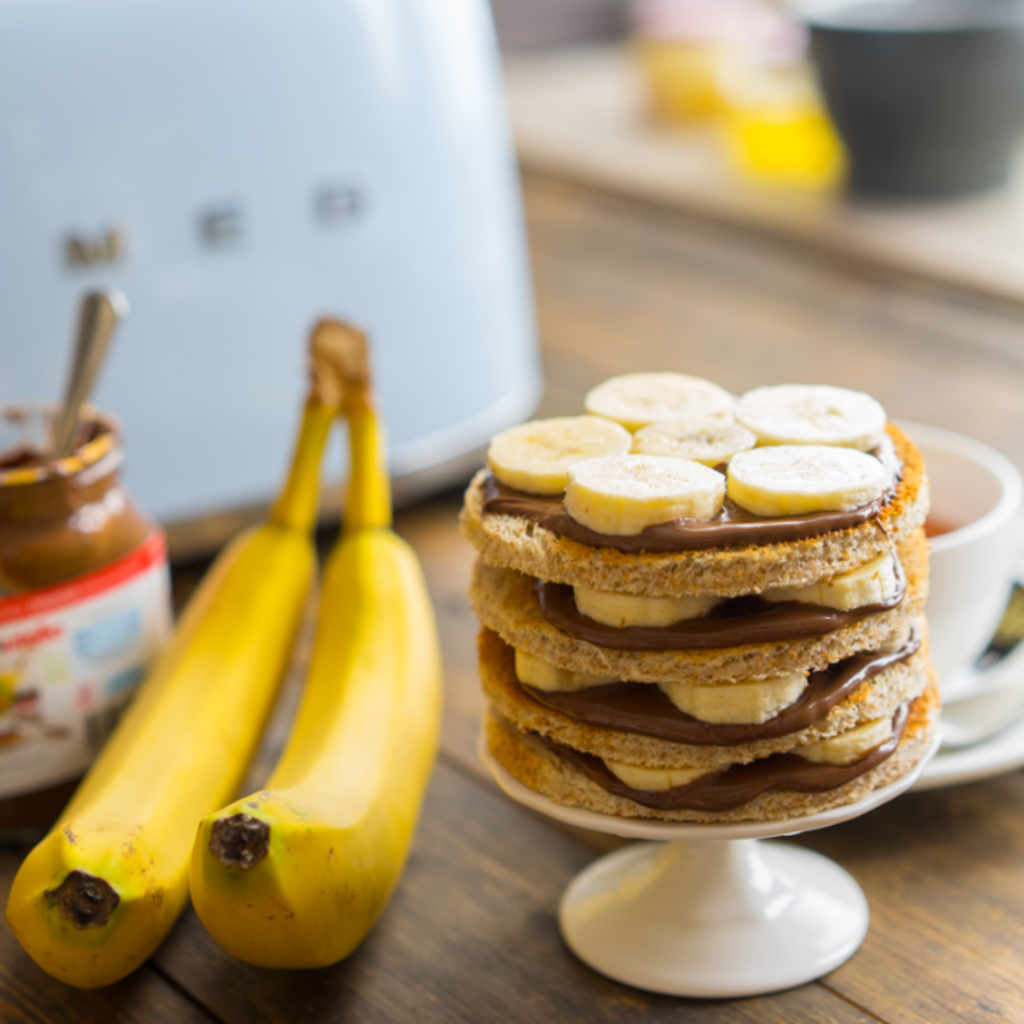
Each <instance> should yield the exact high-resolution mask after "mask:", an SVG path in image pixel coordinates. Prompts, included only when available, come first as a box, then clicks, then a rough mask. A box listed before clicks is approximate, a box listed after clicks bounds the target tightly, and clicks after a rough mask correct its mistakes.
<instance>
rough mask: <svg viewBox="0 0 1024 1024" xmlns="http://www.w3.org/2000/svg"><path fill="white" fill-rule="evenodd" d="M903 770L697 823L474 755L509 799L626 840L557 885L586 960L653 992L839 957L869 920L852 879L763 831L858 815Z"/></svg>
mask: <svg viewBox="0 0 1024 1024" xmlns="http://www.w3.org/2000/svg"><path fill="white" fill-rule="evenodd" d="M938 746H939V744H938V740H936V742H935V743H933V744H932V746H931V748H930V749H929V750H928V752H927V754H926V755H925V757H923V758H922V759H921V760H920V761H919V762H918V764H917V765H916V766H915V767H914V769H913V770H912V771H910V772H908V773H907V774H906V775H904V776H903V777H902V778H900V779H897V780H896V781H895V782H893V783H890V784H889V785H888V786H885V787H883V788H881V789H877V790H875V791H873V792H871V793H869V794H868V796H866V797H865V798H864V799H863V800H859V801H858V802H857V803H854V804H848V805H846V806H844V807H836V808H834V809H832V810H829V811H823V812H822V813H820V814H813V815H808V816H807V817H803V818H793V819H790V820H788V821H771V822H749V823H739V824H723V825H707V824H687V823H677V822H664V821H650V820H647V819H642V818H619V817H615V816H613V815H609V814H599V813H597V812H596V811H588V810H584V809H582V808H579V807H563V806H561V805H560V804H556V803H554V802H553V801H551V800H549V799H548V798H547V797H545V796H542V795H541V794H539V793H535V792H534V791H533V790H532V789H529V788H527V787H526V786H524V785H523V784H522V783H521V782H519V781H518V780H517V779H515V778H513V777H512V776H511V775H509V773H508V772H507V771H505V769H504V768H502V767H501V765H500V764H498V762H497V761H495V760H494V758H493V757H492V756H491V754H490V752H489V751H488V750H487V744H486V740H485V738H484V736H483V734H481V736H480V740H479V743H478V746H477V749H478V753H479V755H480V759H481V760H482V761H483V762H484V764H485V765H486V766H487V767H488V768H489V769H490V771H491V772H492V774H493V775H494V778H495V779H496V780H497V783H498V785H499V786H500V787H501V788H502V790H504V792H505V793H506V794H507V795H508V796H510V797H512V799H513V800H516V801H518V802H519V803H521V804H524V805H525V806H527V807H530V808H532V809H533V810H535V811H539V812H540V813H541V814H545V815H547V816H548V817H550V818H555V819H556V820H558V821H562V822H565V823H567V824H569V825H575V826H577V827H579V828H585V829H590V830H591V831H594V832H605V833H608V834H610V835H615V836H622V837H625V838H627V839H655V840H659V841H658V842H647V843H637V844H634V845H632V846H627V847H625V848H624V849H621V850H617V851H615V852H614V853H609V854H607V855H606V856H604V857H602V858H601V859H600V860H598V861H595V862H594V863H593V864H591V865H590V867H588V868H586V869H584V870H583V871H581V872H580V873H579V874H578V875H577V876H576V877H575V878H574V879H573V881H572V882H571V883H570V884H569V887H568V888H567V889H566V890H565V893H564V894H563V896H562V900H561V903H560V905H559V911H558V922H559V925H560V927H561V931H562V937H563V938H564V939H565V942H566V944H567V945H568V946H569V948H570V949H571V950H572V951H573V952H574V953H575V954H576V955H577V956H578V957H579V958H580V959H581V960H582V961H583V962H584V963H586V964H588V965H589V966H590V967H592V968H593V969H594V970H595V971H599V972H600V973H601V974H604V975H607V976H608V977H609V978H613V979H615V980H616V981H620V982H623V983H624V984H626V985H632V986H633V987H634V988H640V989H644V990H646V991H649V992H659V993H662V994H664V995H674V996H691V997H698V998H723V997H738V996H752V995H761V994H764V993H767V992H778V991H780V990H782V989H786V988H792V987H793V986H795V985H802V984H804V983H805V982H808V981H813V980H814V979H815V978H820V977H821V976H822V975H825V974H828V973H829V971H832V970H834V969H835V968H837V967H838V966H839V965H840V964H842V963H845V962H846V961H847V960H848V959H849V958H850V957H851V956H853V954H854V953H855V952H856V951H857V949H858V948H859V946H860V944H861V942H863V940H864V936H865V935H866V934H867V930H868V918H869V911H868V903H867V899H866V898H865V896H864V893H863V892H862V891H861V888H860V886H859V885H857V883H856V882H855V881H854V879H853V878H852V877H851V876H850V875H849V874H848V873H847V872H846V871H844V870H843V869H842V868H841V867H839V865H838V864H835V863H833V862H832V861H831V860H829V859H828V858H827V857H823V856H822V855H821V854H818V853H814V852H812V851H810V850H805V849H803V848H802V847H798V846H790V845H787V844H784V843H761V842H758V840H760V839H769V838H775V837H778V836H792V835H799V834H800V833H802V832H810V831H813V830H814V829H819V828H826V827H827V826H829V825H837V824H839V823H840V822H843V821H848V820H849V819H851V818H856V817H858V816H859V815H861V814H865V813H866V812H868V811H871V810H874V808H876V807H879V806H880V805H881V804H884V803H886V802H888V801H889V800H891V799H892V798H893V797H896V796H899V795H900V793H902V792H904V791H905V790H907V789H909V788H910V787H911V786H913V784H914V783H915V782H916V781H917V779H918V777H919V776H920V775H921V772H922V771H923V770H924V766H925V765H926V764H927V762H928V761H929V760H930V759H931V757H932V756H933V755H934V754H935V752H936V751H937V750H938Z"/></svg>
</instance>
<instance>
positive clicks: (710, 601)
mask: <svg viewBox="0 0 1024 1024" xmlns="http://www.w3.org/2000/svg"><path fill="white" fill-rule="evenodd" d="M573 594H574V596H575V598H576V609H577V610H578V611H579V612H580V613H581V614H582V615H586V616H587V617H588V618H591V619H593V620H594V621H595V622H600V623H602V624H603V625H605V626H614V627H615V628H616V629H623V628H625V627H626V626H671V625H672V623H674V622H682V621H683V619H699V618H700V617H701V616H702V615H707V613H708V612H709V611H711V609H712V608H714V607H715V605H717V604H720V603H721V602H722V600H723V598H721V597H647V596H646V595H644V594H616V593H613V592H612V591H610V590H590V589H589V588H587V587H573Z"/></svg>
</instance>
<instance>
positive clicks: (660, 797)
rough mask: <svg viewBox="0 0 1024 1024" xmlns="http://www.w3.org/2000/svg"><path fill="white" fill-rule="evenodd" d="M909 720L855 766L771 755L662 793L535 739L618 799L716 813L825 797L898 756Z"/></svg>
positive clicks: (903, 710)
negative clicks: (759, 802) (767, 798)
mask: <svg viewBox="0 0 1024 1024" xmlns="http://www.w3.org/2000/svg"><path fill="white" fill-rule="evenodd" d="M907 716H908V707H907V705H905V704H904V705H902V706H901V707H900V708H899V710H898V711H897V712H896V714H895V715H894V716H893V725H892V734H891V735H890V736H889V738H888V739H887V740H885V742H883V743H880V744H879V745H878V746H877V747H875V748H874V749H873V750H871V751H869V752H868V753H867V754H866V755H865V756H864V757H862V758H861V759H860V760H859V761H855V762H854V763H853V764H849V765H831V764H817V763H815V762H814V761H808V760H806V759H805V758H802V757H800V756H798V755H797V754H772V755H771V756H770V757H765V758H761V759H760V760H758V761H751V762H750V763H749V764H734V765H730V767H728V768H726V769H725V770H724V771H719V772H714V773H709V774H708V775H702V776H701V777H700V778H698V779H695V780H694V781H693V782H691V783H689V784H688V785H686V786H676V787H673V788H672V789H666V790H658V791H655V790H646V789H634V788H633V787H632V786H627V785H626V783H624V782H623V781H622V780H621V779H620V778H618V777H617V776H616V775H614V774H613V773H612V771H611V770H610V769H609V768H608V766H607V765H606V764H605V763H604V761H602V760H601V759H600V758H599V757H595V756H594V755H593V754H585V753H583V752H582V751H580V750H573V749H572V748H571V747H565V746H562V744H560V743H556V742H555V741H554V740H551V739H549V738H548V737H546V736H541V735H539V734H536V733H535V734H534V736H535V738H536V739H538V740H540V742H541V743H543V744H544V746H546V747H547V748H548V749H549V750H552V751H553V752H554V753H555V754H557V755H558V756H559V757H562V758H565V760H567V761H568V762H569V763H570V764H572V765H573V766H574V767H576V768H579V769H580V771H582V772H584V773H585V774H586V775H587V776H588V777H589V778H590V779H592V780H593V781H594V782H596V783H597V784H598V785H599V786H601V788H602V789H606V790H607V791H608V792H609V793H614V794H615V795H616V796H621V797H625V798H626V799H627V800H632V801H633V802H634V803H637V804H640V805H641V806H643V807H651V808H654V809H655V810H659V811H684V810H685V811H706V812H708V813H718V812H721V811H732V810H735V809H736V808H737V807H743V806H744V805H745V804H748V803H750V802H751V801H752V800H755V799H756V798H757V797H759V796H761V795H762V794H763V793H771V792H785V793H827V792H828V791H829V790H832V789H838V788H839V787H840V786H845V785H846V784H847V783H848V782H853V780H854V779H856V778H859V777H860V776H861V775H865V774H867V773H868V772H869V771H871V770H872V769H874V768H877V767H878V766H879V765H880V764H882V763H883V762H885V761H886V760H888V758H890V757H891V756H892V755H893V754H894V753H895V752H896V749H897V747H899V745H900V740H901V739H902V737H903V730H904V728H905V727H906V724H907Z"/></svg>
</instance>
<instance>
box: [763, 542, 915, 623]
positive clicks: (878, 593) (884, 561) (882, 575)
mask: <svg viewBox="0 0 1024 1024" xmlns="http://www.w3.org/2000/svg"><path fill="white" fill-rule="evenodd" d="M897 587H898V583H897V580H896V562H895V559H894V557H893V555H892V554H891V553H890V552H888V551H885V552H883V553H882V554H880V555H879V556H878V557H877V558H872V559H871V561H869V562H865V563H864V564H863V565H858V566H857V568H856V569H851V570H850V571H849V572H843V573H840V574H839V575H838V576H833V577H832V578H831V579H825V580H818V581H817V582H816V583H810V584H808V585H807V586H806V587H772V588H771V589H769V590H766V591H764V593H762V594H761V596H762V597H763V598H764V599H765V600H766V601H800V602H803V603H805V604H817V605H822V606H823V607H825V608H838V609H839V610H840V611H849V610H850V609H851V608H863V607H864V606H865V605H869V604H882V603H883V602H884V601H888V600H889V599H890V598H892V597H895V596H896V590H897Z"/></svg>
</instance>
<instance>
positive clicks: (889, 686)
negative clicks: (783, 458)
mask: <svg viewBox="0 0 1024 1024" xmlns="http://www.w3.org/2000/svg"><path fill="white" fill-rule="evenodd" d="M479 659H480V679H481V681H482V683H483V688H484V694H485V696H486V697H487V699H488V701H489V702H490V704H491V706H492V707H493V708H494V709H495V711H497V712H498V713H499V714H500V715H501V716H502V717H503V718H505V719H507V720H508V721H509V722H510V723H511V724H513V725H514V726H516V727H517V728H518V729H520V730H521V731H523V732H533V733H540V734H541V735H542V736H549V737H550V738H551V739H553V740H554V741H555V742H557V743H561V744H563V745H565V746H568V747H573V748H574V749H576V750H582V751H584V752H585V753H588V754H594V755H595V756H596V757H600V758H606V759H610V760H613V761H624V762H626V763H627V764H636V765H641V766H643V767H646V768H718V767H722V766H725V765H730V764H746V763H747V762H748V761H753V760H756V759H757V758H761V757H767V756H768V755H769V754H779V753H785V752H786V751H788V750H792V749H793V748H794V747H798V746H803V745H804V744H807V743H813V742H814V741H815V740H819V739H825V738H827V737H829V736H835V735H837V734H838V733H841V732H846V731H847V730H848V729H852V728H854V726H856V725H858V724H859V723H860V722H866V721H870V720H871V719H874V718H883V717H887V716H892V715H893V714H894V713H895V712H896V709H897V708H898V707H899V706H900V705H901V704H906V703H908V702H909V701H912V700H914V699H915V698H917V697H919V696H920V695H921V694H922V693H923V692H924V690H925V688H926V687H927V685H928V679H929V664H928V653H927V643H923V644H922V645H921V648H920V649H919V650H918V651H917V653H916V654H914V655H913V656H912V657H910V658H908V659H907V660H906V661H904V662H899V663H897V664H895V665H890V666H889V667H888V668H886V669H884V670H883V671H881V672H879V673H878V674H877V675H875V676H872V677H871V678H870V679H868V680H867V681H865V682H864V683H863V684H861V686H860V687H859V688H858V689H857V690H856V691H855V692H854V693H852V694H851V695H850V696H849V697H847V698H846V699H845V700H844V701H842V702H841V703H840V704H837V705H836V706H835V707H834V708H833V709H832V711H831V712H830V713H829V714H828V715H827V716H826V717H824V718H822V719H820V720H819V721H817V722H815V723H813V724H812V725H810V726H807V727H806V728H804V729H801V730H799V731H797V732H793V733H789V734H787V735H785V736H778V737H775V738H773V739H762V740H754V741H752V742H749V743H744V744H740V745H736V746H728V747H725V746H722V747H718V746H703V745H702V746H696V745H689V744H682V743H671V742H669V741H667V740H663V739H657V738H653V737H649V736H642V735H639V734H637V733H633V732H625V731H622V730H616V729H610V728H603V727H600V726H595V725H590V724H587V723H586V722H580V721H577V720H576V719H574V718H572V717H570V716H569V715H567V714H565V713H564V712H562V711H558V710H555V709H553V708H550V707H547V706H545V705H544V704H542V703H540V701H538V700H536V699H534V697H532V696H531V695H530V694H529V693H528V692H527V691H526V690H525V689H523V687H522V686H521V685H520V684H519V680H518V679H517V678H516V673H515V652H514V651H513V649H512V648H511V647H509V646H508V644H506V643H505V642H504V640H502V639H501V637H500V636H498V634H497V633H493V632H491V631H490V630H489V629H484V630H481V632H480V638H479ZM638 685H641V684H638ZM642 685H646V686H651V685H654V684H651V683H645V684H642Z"/></svg>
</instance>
